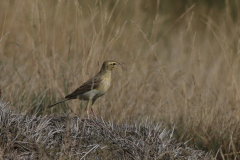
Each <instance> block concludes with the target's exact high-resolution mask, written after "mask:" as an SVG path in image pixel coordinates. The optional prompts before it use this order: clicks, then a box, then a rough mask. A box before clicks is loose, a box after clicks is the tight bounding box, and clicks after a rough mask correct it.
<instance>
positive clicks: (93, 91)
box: [48, 60, 124, 119]
mask: <svg viewBox="0 0 240 160" xmlns="http://www.w3.org/2000/svg"><path fill="white" fill-rule="evenodd" d="M122 64H124V63H123V62H117V61H113V60H106V61H104V62H103V64H102V68H101V70H100V71H99V73H98V74H96V75H95V76H94V77H92V78H90V79H89V80H87V81H86V82H85V83H83V84H82V85H81V86H80V87H78V88H77V89H76V90H75V91H73V92H72V93H71V94H69V95H67V96H66V97H65V99H63V100H61V101H59V102H57V103H55V104H52V105H50V106H48V108H51V107H53V106H55V105H57V104H59V103H62V102H65V101H68V100H72V99H79V100H85V101H88V103H87V106H86V111H87V116H88V119H89V107H91V111H92V113H93V114H94V116H95V118H96V119H97V116H96V114H95V113H94V111H93V109H92V105H93V104H94V102H95V101H96V100H97V98H99V97H101V96H102V95H104V94H105V93H106V92H107V91H108V89H109V87H110V85H111V80H112V78H111V75H112V74H111V73H112V70H113V69H114V68H116V67H117V66H118V65H122Z"/></svg>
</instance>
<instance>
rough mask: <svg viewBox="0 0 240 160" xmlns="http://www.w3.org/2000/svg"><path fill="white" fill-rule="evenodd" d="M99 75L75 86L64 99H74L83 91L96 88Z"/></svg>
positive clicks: (98, 83) (99, 80) (98, 82)
mask: <svg viewBox="0 0 240 160" xmlns="http://www.w3.org/2000/svg"><path fill="white" fill-rule="evenodd" d="M100 82H101V79H100V77H93V78H91V79H89V80H88V81H87V82H85V83H83V84H82V85H81V86H80V87H79V88H77V89H76V90H75V91H74V92H73V93H71V94H69V95H67V96H66V97H65V98H66V99H76V98H77V96H78V95H81V94H83V93H85V92H88V91H91V90H93V89H96V88H97V87H98V86H99V85H100Z"/></svg>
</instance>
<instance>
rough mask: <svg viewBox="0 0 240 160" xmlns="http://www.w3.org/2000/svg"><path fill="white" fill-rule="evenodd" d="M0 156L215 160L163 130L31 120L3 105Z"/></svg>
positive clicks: (73, 119)
mask: <svg viewBox="0 0 240 160" xmlns="http://www.w3.org/2000/svg"><path fill="white" fill-rule="evenodd" d="M0 133H1V136H0V155H1V158H4V159H38V158H39V159H210V156H209V154H208V153H205V152H203V151H200V150H194V149H191V148H189V147H187V146H186V145H185V144H184V143H174V141H173V139H172V134H173V133H172V132H171V131H167V130H166V129H163V128H162V127H161V125H159V124H158V125H154V124H152V123H150V122H146V123H144V124H136V123H135V124H124V125H115V124H113V123H111V122H106V121H104V120H103V119H98V120H96V119H80V118H79V117H69V116H56V117H51V116H47V115H46V116H36V115H33V116H29V115H25V114H20V113H14V112H13V111H11V110H10V109H9V108H8V107H7V105H6V104H5V103H0Z"/></svg>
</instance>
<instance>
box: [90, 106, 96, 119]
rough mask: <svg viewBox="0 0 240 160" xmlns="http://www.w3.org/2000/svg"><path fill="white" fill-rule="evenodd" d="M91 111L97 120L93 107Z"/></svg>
mask: <svg viewBox="0 0 240 160" xmlns="http://www.w3.org/2000/svg"><path fill="white" fill-rule="evenodd" d="M91 111H92V113H93V115H94V116H95V118H96V119H97V116H96V114H95V112H94V111H93V109H92V107H91Z"/></svg>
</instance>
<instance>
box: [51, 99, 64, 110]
mask: <svg viewBox="0 0 240 160" xmlns="http://www.w3.org/2000/svg"><path fill="white" fill-rule="evenodd" d="M67 100H69V99H64V100H61V101H59V102H57V103H54V104H52V105H50V106H48V108H51V107H53V106H55V105H57V104H59V103H62V102H65V101H67Z"/></svg>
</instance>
